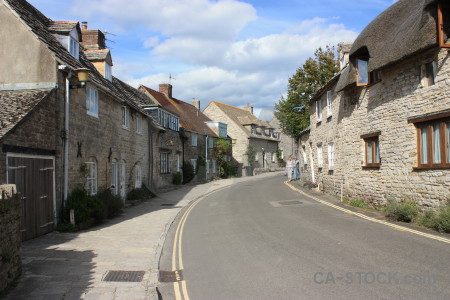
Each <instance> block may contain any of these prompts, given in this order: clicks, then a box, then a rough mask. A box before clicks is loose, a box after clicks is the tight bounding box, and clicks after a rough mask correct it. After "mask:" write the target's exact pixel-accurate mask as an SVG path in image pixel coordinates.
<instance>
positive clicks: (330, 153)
mask: <svg viewBox="0 0 450 300" xmlns="http://www.w3.org/2000/svg"><path fill="white" fill-rule="evenodd" d="M328 169H329V170H334V143H333V142H329V143H328Z"/></svg>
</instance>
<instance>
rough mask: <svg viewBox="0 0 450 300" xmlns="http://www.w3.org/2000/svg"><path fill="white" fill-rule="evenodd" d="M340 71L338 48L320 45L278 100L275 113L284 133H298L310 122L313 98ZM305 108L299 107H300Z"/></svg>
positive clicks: (293, 135)
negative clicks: (310, 108) (285, 95)
mask: <svg viewBox="0 0 450 300" xmlns="http://www.w3.org/2000/svg"><path fill="white" fill-rule="evenodd" d="M337 72H339V61H338V60H337V55H336V53H335V48H334V47H330V46H326V47H325V49H322V48H318V49H317V50H316V51H315V52H314V57H310V58H308V59H307V60H306V62H305V63H304V64H303V65H302V66H301V67H300V68H298V69H297V71H296V73H295V74H294V75H293V76H292V77H291V78H289V83H288V90H287V97H286V98H284V97H281V98H280V101H279V102H278V103H277V104H275V116H276V117H277V119H278V120H279V121H280V125H281V129H282V131H283V133H285V134H287V135H289V136H291V137H295V136H297V135H298V134H299V133H300V132H302V131H303V130H304V129H305V128H307V127H308V126H309V101H310V100H311V98H312V97H313V96H314V94H315V93H316V92H317V91H318V90H319V89H321V88H322V87H323V86H324V85H325V84H326V83H327V82H328V81H329V80H330V79H331V78H333V77H334V76H335V75H336V74H337ZM301 106H303V107H304V108H303V109H302V110H300V111H298V108H299V107H301ZM296 108H297V109H296Z"/></svg>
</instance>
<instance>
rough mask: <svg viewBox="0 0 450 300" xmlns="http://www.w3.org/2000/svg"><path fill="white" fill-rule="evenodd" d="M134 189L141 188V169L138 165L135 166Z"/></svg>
mask: <svg viewBox="0 0 450 300" xmlns="http://www.w3.org/2000/svg"><path fill="white" fill-rule="evenodd" d="M135 177H136V178H135V181H134V187H135V188H136V189H139V188H141V187H142V169H141V166H140V165H136V169H135Z"/></svg>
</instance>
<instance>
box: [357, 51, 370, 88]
mask: <svg viewBox="0 0 450 300" xmlns="http://www.w3.org/2000/svg"><path fill="white" fill-rule="evenodd" d="M368 75H369V59H368V58H367V57H357V58H356V85H358V86H361V85H367V84H369V76H368Z"/></svg>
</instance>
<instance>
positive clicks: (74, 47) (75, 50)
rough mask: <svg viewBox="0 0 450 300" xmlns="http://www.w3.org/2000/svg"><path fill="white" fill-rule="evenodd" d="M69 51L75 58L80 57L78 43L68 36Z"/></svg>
mask: <svg viewBox="0 0 450 300" xmlns="http://www.w3.org/2000/svg"><path fill="white" fill-rule="evenodd" d="M69 52H70V55H72V56H73V57H75V58H76V59H79V58H80V44H79V43H78V41H76V40H75V39H74V38H73V37H69Z"/></svg>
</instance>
